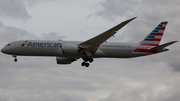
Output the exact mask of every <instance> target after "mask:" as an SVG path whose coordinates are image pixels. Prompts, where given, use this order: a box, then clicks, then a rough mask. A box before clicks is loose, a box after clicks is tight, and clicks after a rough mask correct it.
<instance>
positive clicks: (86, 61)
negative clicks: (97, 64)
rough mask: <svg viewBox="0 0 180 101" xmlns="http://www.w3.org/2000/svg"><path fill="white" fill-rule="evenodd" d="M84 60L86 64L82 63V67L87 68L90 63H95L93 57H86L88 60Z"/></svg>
mask: <svg viewBox="0 0 180 101" xmlns="http://www.w3.org/2000/svg"><path fill="white" fill-rule="evenodd" d="M82 59H83V60H84V62H82V64H81V65H82V66H86V67H89V65H90V64H89V63H88V61H89V62H90V63H92V62H93V58H91V57H86V58H82Z"/></svg>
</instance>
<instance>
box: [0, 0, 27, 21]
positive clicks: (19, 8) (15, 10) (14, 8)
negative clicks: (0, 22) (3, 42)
mask: <svg viewBox="0 0 180 101" xmlns="http://www.w3.org/2000/svg"><path fill="white" fill-rule="evenodd" d="M0 2H1V3H0V16H1V17H5V18H11V19H19V20H23V21H25V20H27V19H29V18H31V16H30V15H29V14H28V12H27V10H26V7H25V5H24V3H23V1H22V0H0Z"/></svg>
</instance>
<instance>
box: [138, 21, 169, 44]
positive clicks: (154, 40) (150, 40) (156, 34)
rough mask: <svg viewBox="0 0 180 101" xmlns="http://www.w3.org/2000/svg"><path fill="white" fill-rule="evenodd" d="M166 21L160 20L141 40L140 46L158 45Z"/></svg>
mask: <svg viewBox="0 0 180 101" xmlns="http://www.w3.org/2000/svg"><path fill="white" fill-rule="evenodd" d="M167 23H168V22H161V23H160V24H159V25H158V26H157V27H156V28H155V29H154V30H153V31H152V32H151V33H150V34H149V35H148V36H147V37H146V38H145V39H144V40H143V41H141V42H140V43H141V44H140V46H159V43H160V41H161V38H162V36H163V33H164V30H165V28H166V25H167Z"/></svg>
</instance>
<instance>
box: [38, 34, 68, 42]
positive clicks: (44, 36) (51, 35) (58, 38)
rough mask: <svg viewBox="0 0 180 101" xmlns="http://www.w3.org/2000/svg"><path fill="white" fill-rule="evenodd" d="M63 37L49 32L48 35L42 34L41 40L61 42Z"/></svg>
mask: <svg viewBox="0 0 180 101" xmlns="http://www.w3.org/2000/svg"><path fill="white" fill-rule="evenodd" d="M64 38H65V36H62V35H61V34H59V33H56V32H50V33H44V34H43V35H42V37H41V39H47V40H62V39H64Z"/></svg>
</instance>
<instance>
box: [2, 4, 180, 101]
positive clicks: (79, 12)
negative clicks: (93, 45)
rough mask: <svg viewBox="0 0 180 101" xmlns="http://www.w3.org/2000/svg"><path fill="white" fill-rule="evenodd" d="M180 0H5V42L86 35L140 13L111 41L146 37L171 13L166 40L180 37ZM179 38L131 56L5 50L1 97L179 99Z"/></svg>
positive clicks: (39, 100) (24, 100)
mask: <svg viewBox="0 0 180 101" xmlns="http://www.w3.org/2000/svg"><path fill="white" fill-rule="evenodd" d="M179 12H180V1H179V0H88V1H87V0H0V48H2V47H3V46H4V45H6V44H7V43H9V42H12V41H16V40H23V39H25V40H29V39H38V40H39V39H41V40H43V39H46V40H58V39H62V40H80V41H85V40H88V39H90V38H92V37H94V36H96V35H98V34H100V33H102V32H104V31H106V30H107V29H109V28H111V27H113V26H115V25H117V24H119V23H120V22H122V21H124V20H127V19H130V18H133V17H135V16H137V18H136V19H135V20H133V21H132V22H130V23H129V24H128V25H126V26H125V27H124V28H123V29H121V30H120V31H119V32H118V33H117V34H116V35H115V37H113V38H110V39H109V40H108V42H110V41H114V42H140V41H141V40H142V39H143V38H144V37H145V36H146V35H147V34H149V32H151V31H152V29H153V28H154V27H156V26H157V25H158V24H159V23H160V22H161V21H168V25H167V28H166V30H165V33H164V36H163V39H162V41H161V44H162V43H165V42H169V41H174V40H180V33H179V32H180V13H179ZM179 47H180V45H179V42H177V43H175V44H173V45H171V46H169V47H168V48H169V49H170V51H168V52H164V53H160V54H156V55H152V56H145V57H139V58H132V59H95V61H94V62H93V63H92V64H91V66H90V67H89V68H85V67H81V62H82V59H79V60H78V61H76V62H74V63H72V64H71V65H58V64H56V59H55V57H22V56H19V57H18V62H17V63H14V61H13V60H14V58H13V57H12V56H10V55H5V54H3V53H0V57H1V59H0V101H179V100H180V96H179V94H180V87H179V85H180V62H179V60H180V48H179Z"/></svg>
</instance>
